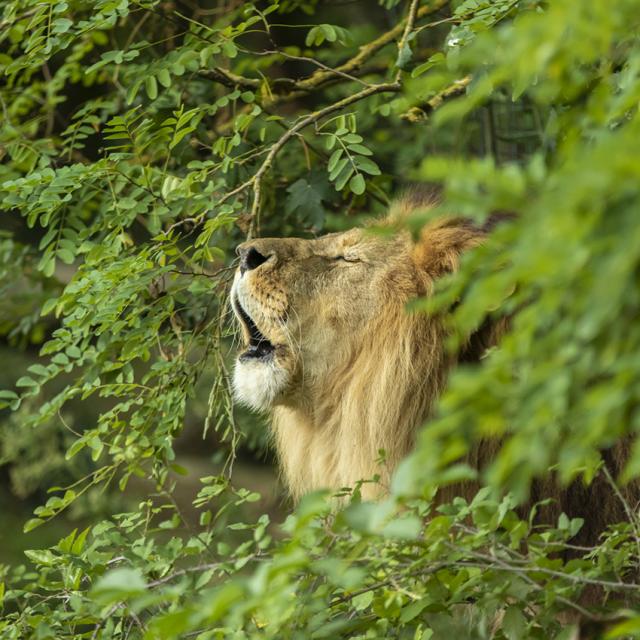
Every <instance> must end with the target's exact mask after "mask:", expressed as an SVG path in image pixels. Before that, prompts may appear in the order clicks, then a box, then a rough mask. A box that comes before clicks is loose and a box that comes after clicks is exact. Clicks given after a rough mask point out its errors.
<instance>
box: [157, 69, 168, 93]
mask: <svg viewBox="0 0 640 640" xmlns="http://www.w3.org/2000/svg"><path fill="white" fill-rule="evenodd" d="M157 78H158V82H159V83H160V84H161V85H162V86H163V87H165V88H167V89H168V88H169V87H170V86H171V74H170V73H169V70H168V69H160V71H158V74H157Z"/></svg>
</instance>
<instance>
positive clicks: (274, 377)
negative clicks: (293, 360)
mask: <svg viewBox="0 0 640 640" xmlns="http://www.w3.org/2000/svg"><path fill="white" fill-rule="evenodd" d="M288 384H289V373H288V372H287V371H286V370H285V369H283V368H281V367H279V366H278V365H277V364H276V362H275V360H274V359H273V358H272V359H270V360H267V361H264V360H254V359H248V360H237V361H236V366H235V368H234V370H233V390H234V395H235V397H236V399H237V400H238V401H239V402H241V403H242V404H244V405H246V406H248V407H249V408H251V409H253V410H254V411H266V410H267V409H270V408H271V407H272V406H273V405H274V403H275V401H276V398H277V397H278V395H279V394H280V393H282V392H283V391H284V390H285V388H286V387H287V385H288Z"/></svg>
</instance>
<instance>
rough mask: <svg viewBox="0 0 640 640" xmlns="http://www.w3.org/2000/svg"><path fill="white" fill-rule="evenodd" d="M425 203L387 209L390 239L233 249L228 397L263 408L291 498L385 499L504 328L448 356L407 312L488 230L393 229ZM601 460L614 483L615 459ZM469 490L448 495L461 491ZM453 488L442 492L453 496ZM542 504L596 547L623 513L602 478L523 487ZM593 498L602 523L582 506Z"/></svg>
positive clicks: (492, 446) (441, 338) (448, 223)
mask: <svg viewBox="0 0 640 640" xmlns="http://www.w3.org/2000/svg"><path fill="white" fill-rule="evenodd" d="M433 203H434V202H433V199H432V198H429V197H427V198H426V199H425V198H424V197H422V196H420V195H418V196H416V195H415V194H413V195H411V196H409V197H405V198H403V199H401V200H399V201H397V202H396V203H395V204H394V205H392V207H391V208H390V212H389V215H388V217H387V218H386V220H385V221H384V222H383V223H382V224H383V225H388V226H389V227H390V228H391V229H394V231H393V232H392V233H390V234H384V235H380V234H377V235H376V234H373V233H371V231H370V230H367V229H362V228H355V229H352V230H349V231H345V232H342V233H331V234H328V235H325V236H322V237H319V238H316V239H310V240H303V239H298V238H263V239H257V240H251V241H249V242H245V243H243V244H241V245H240V246H239V247H238V250H237V253H238V255H239V257H240V264H239V267H238V269H237V272H236V274H235V277H234V281H233V285H232V288H231V305H232V307H233V310H234V312H235V315H236V316H237V318H238V320H239V323H240V326H241V329H242V334H243V337H244V342H245V350H244V351H243V352H242V353H241V354H240V355H239V356H238V358H237V362H236V366H235V370H234V379H233V386H234V392H235V396H236V398H237V399H238V400H239V401H240V402H242V403H244V404H245V405H247V406H249V407H251V408H253V409H255V410H258V411H270V412H271V413H272V427H273V435H274V439H275V444H276V449H277V455H278V459H279V462H280V466H281V470H282V475H283V477H284V481H285V484H286V486H287V488H288V491H289V493H290V494H291V496H292V497H293V499H294V500H298V499H299V498H300V497H301V496H302V495H304V494H305V493H307V492H309V491H312V490H315V489H321V488H329V489H332V490H340V489H342V488H344V487H353V486H354V485H356V483H358V482H359V481H361V480H366V479H370V478H372V477H374V476H378V477H379V482H378V483H366V484H364V485H362V487H361V492H362V495H363V497H365V498H377V497H379V496H380V495H381V494H383V493H385V492H386V491H387V490H388V487H389V482H390V478H391V475H392V473H393V471H394V469H395V468H396V467H397V465H398V463H399V462H400V461H401V460H402V459H403V458H404V457H405V456H406V455H407V454H408V453H409V452H410V451H411V449H412V447H413V445H414V442H415V437H416V433H417V430H418V429H419V427H421V426H422V425H423V424H424V423H425V421H426V420H427V418H428V417H429V415H430V414H431V412H432V410H433V407H434V404H435V402H436V400H437V398H438V397H439V395H440V394H441V392H442V390H443V388H444V386H445V383H446V380H447V375H448V373H449V371H450V370H451V367H452V366H453V365H454V364H455V363H456V362H457V361H459V360H462V361H473V360H478V359H479V358H480V357H481V356H482V355H483V352H484V351H485V350H486V348H487V347H489V346H492V345H494V344H495V343H496V341H497V339H498V337H499V335H500V333H501V332H503V331H504V328H505V326H506V324H507V323H506V322H502V323H500V322H499V323H495V324H492V325H490V326H488V327H483V328H481V330H480V331H479V332H478V334H476V335H474V336H472V337H471V338H470V339H469V341H468V342H467V344H466V345H465V346H464V347H463V349H462V350H461V351H460V352H459V353H458V354H452V353H450V352H449V351H448V350H447V348H446V346H445V343H446V338H447V329H446V324H445V322H444V319H443V317H441V316H433V315H428V314H424V313H409V312H407V302H408V301H410V300H412V299H414V298H417V297H420V296H428V295H429V294H430V293H431V292H432V291H433V290H434V287H435V284H436V282H437V281H438V279H439V278H441V277H442V276H444V275H445V274H448V273H451V272H452V271H454V270H456V269H457V267H458V265H459V262H460V259H461V256H462V254H463V253H464V252H465V251H468V250H470V249H472V248H473V247H476V246H478V245H479V244H480V243H482V242H483V241H484V240H485V238H486V236H487V233H489V231H490V228H491V226H492V224H485V225H483V226H480V225H476V224H473V223H472V222H471V221H469V220H467V219H463V218H460V217H444V218H440V219H436V220H433V221H432V222H429V223H428V224H426V225H425V226H424V227H423V229H422V230H421V232H420V234H419V237H418V238H417V240H416V239H414V238H413V237H412V235H411V234H410V233H409V232H408V231H403V230H400V231H398V228H400V229H401V228H402V225H398V224H397V222H398V221H399V220H401V219H403V218H406V217H407V216H408V215H410V214H411V212H412V211H414V210H416V209H417V208H421V209H424V208H427V207H430V206H432V205H433ZM381 450H383V451H384V456H383V457H382V459H381V455H380V452H381ZM495 450H496V443H495V442H481V443H480V444H479V445H478V446H477V447H476V449H475V450H474V451H473V452H472V454H471V456H470V458H471V462H472V463H474V464H475V465H476V466H478V467H482V466H483V465H486V464H487V462H488V461H489V460H490V458H491V456H492V455H493V453H494V452H495ZM604 456H605V460H606V462H607V464H608V466H609V468H610V469H611V472H612V474H613V475H614V476H615V475H616V474H617V473H618V472H619V471H620V469H621V467H622V456H621V453H620V451H618V450H616V449H614V450H611V451H609V452H605V454H604ZM477 488H478V487H477V485H473V484H468V485H465V486H463V487H458V486H456V487H454V488H453V490H454V491H456V492H457V494H458V495H463V496H465V497H471V496H472V495H473V494H474V493H475V491H476V490H477ZM451 491H452V488H451V487H449V488H447V490H446V492H442V493H443V495H444V494H446V495H447V496H448V497H451ZM544 498H553V499H554V505H555V506H554V507H550V506H546V507H544V508H543V512H544V519H545V520H546V521H547V522H552V521H553V520H554V519H555V518H557V515H558V514H559V513H560V512H562V511H564V512H566V513H567V514H568V515H570V516H571V517H580V516H583V517H585V519H586V524H585V527H584V531H585V535H584V536H582V538H581V539H582V540H583V541H587V540H589V541H594V539H595V538H597V535H598V533H599V532H600V531H602V529H603V528H604V524H606V523H607V522H616V521H620V520H624V519H625V513H624V508H623V504H622V502H621V501H619V500H618V499H617V497H616V496H615V495H613V492H612V491H611V488H610V487H609V486H608V485H607V484H606V482H605V481H604V480H603V479H602V478H597V479H596V480H595V481H594V482H593V483H592V484H591V485H590V486H588V487H587V486H585V485H584V484H583V483H581V482H574V483H573V485H571V486H570V487H569V488H566V489H560V488H558V486H557V484H556V483H554V482H553V480H552V479H545V480H542V481H540V482H538V483H537V484H535V485H534V487H533V488H532V500H541V499H544ZM594 503H595V504H599V506H600V513H601V514H602V517H601V518H600V517H598V516H597V515H595V514H594V513H593V509H592V507H590V505H593V504H594ZM587 516H588V517H587Z"/></svg>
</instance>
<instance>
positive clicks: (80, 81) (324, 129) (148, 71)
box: [0, 0, 640, 640]
mask: <svg viewBox="0 0 640 640" xmlns="http://www.w3.org/2000/svg"><path fill="white" fill-rule="evenodd" d="M187 4H188V6H189V10H187V9H186V6H187ZM0 7H1V9H2V12H1V13H0V47H1V49H0V68H1V69H2V73H3V80H4V84H3V85H2V87H1V88H0V108H1V109H2V113H3V119H2V124H1V125H0V154H1V156H2V157H3V161H4V162H3V164H2V165H1V166H0V206H1V207H2V209H3V211H5V218H6V220H7V222H6V223H4V222H3V231H2V235H1V236H0V260H1V262H0V278H1V280H0V291H1V292H2V294H3V300H4V305H5V309H3V310H2V312H1V315H0V332H1V333H2V336H4V337H5V339H6V342H7V344H11V345H17V346H22V347H25V348H30V347H34V346H37V348H38V349H39V357H38V358H37V360H36V359H34V361H33V363H32V364H30V366H29V367H28V369H27V370H26V371H24V372H20V374H19V375H16V376H15V380H12V381H11V384H10V385H8V387H7V389H6V390H4V391H1V392H0V401H1V402H2V403H3V405H5V406H6V407H7V409H11V410H12V411H13V414H12V416H11V418H9V419H7V420H6V421H5V422H4V423H3V424H2V426H1V427H0V435H1V436H2V437H1V438H0V443H2V450H1V453H0V456H1V457H0V460H1V461H2V462H3V463H4V464H5V465H8V467H9V468H10V469H12V468H13V469H14V471H15V469H18V468H20V466H21V465H22V464H23V463H24V461H25V460H26V459H27V457H28V456H27V454H26V453H25V449H26V450H29V449H31V448H33V449H32V455H33V451H35V452H41V451H46V450H47V448H45V447H44V443H43V442H42V441H41V440H42V438H43V436H42V435H40V434H46V436H47V447H51V448H53V449H54V450H55V451H57V452H58V453H61V452H62V453H64V455H65V456H66V462H64V463H62V462H61V456H59V457H58V458H57V459H56V461H55V464H53V463H52V465H51V467H49V468H48V469H47V471H46V473H45V471H44V470H43V469H34V471H33V477H32V478H30V479H29V482H30V484H31V485H38V483H40V484H41V485H43V486H48V484H50V482H51V476H55V478H56V479H55V480H53V482H55V483H56V485H58V486H56V487H52V488H51V489H50V493H51V494H52V495H51V496H50V497H49V498H48V499H46V500H45V501H44V503H43V504H41V505H40V506H38V507H37V508H36V509H35V513H34V517H33V518H31V519H30V520H29V521H28V522H27V523H26V524H25V532H28V531H30V530H32V529H35V528H37V527H40V526H43V525H45V523H47V521H49V520H51V519H52V518H54V517H58V516H59V514H60V513H61V512H66V511H68V510H69V509H77V510H78V513H81V514H84V516H85V517H88V518H90V520H91V524H90V525H89V526H88V527H78V528H77V529H74V530H73V531H72V532H70V533H69V534H68V535H67V536H66V537H64V538H63V539H62V540H60V541H59V542H58V544H56V545H55V546H53V547H51V548H48V549H33V550H30V551H27V552H26V556H27V560H28V563H27V564H16V565H14V566H4V567H2V569H1V570H0V571H1V573H0V577H1V578H2V579H3V580H4V581H3V582H2V583H0V602H1V603H2V607H3V618H2V620H0V632H1V633H2V636H3V637H7V638H76V637H87V638H170V637H197V638H201V639H205V638H253V637H256V638H258V637H261V638H262V637H266V638H305V639H306V638H347V637H349V638H382V637H384V638H412V639H415V640H419V639H424V640H426V639H428V638H431V637H433V638H437V637H442V636H443V635H444V634H447V633H449V634H454V636H455V637H461V638H462V637H469V638H484V637H496V638H507V639H509V640H511V639H512V638H524V637H532V638H551V637H557V638H569V637H572V636H571V634H572V633H574V631H575V625H570V624H568V623H567V622H566V621H567V619H569V617H568V616H569V614H570V615H573V616H574V619H577V618H581V619H582V620H583V621H587V622H588V623H589V624H591V625H593V628H595V630H596V631H595V633H600V634H602V633H606V634H607V637H610V638H617V637H628V636H638V635H640V603H639V592H638V585H637V584H636V581H637V570H638V563H639V562H640V552H639V544H638V540H639V539H640V522H639V520H638V513H637V505H634V504H631V505H627V509H628V515H629V518H628V521H626V522H621V523H618V524H617V525H615V526H613V527H612V528H611V530H610V531H608V532H607V533H606V535H605V536H603V538H602V540H601V544H599V545H598V546H596V547H593V548H590V549H584V548H583V549H575V548H573V549H572V547H571V543H570V541H569V540H570V538H571V536H572V535H574V534H575V533H576V531H577V530H578V529H579V528H580V526H581V523H580V522H579V521H578V520H575V519H574V520H570V519H569V518H568V517H566V516H564V515H563V516H562V517H561V518H560V520H559V521H558V522H557V523H556V524H555V525H554V526H549V527H539V526H536V525H534V524H533V513H531V514H523V513H522V512H521V511H520V510H517V509H516V506H517V501H519V500H522V499H523V498H525V497H526V495H527V492H528V489H529V487H530V484H531V481H532V479H533V478H535V477H541V476H546V475H548V474H549V473H550V470H551V469H553V470H555V471H557V475H558V477H559V478H560V480H561V481H563V482H568V481H569V480H572V479H574V478H578V479H579V480H580V481H584V482H587V483H588V482H590V481H591V480H592V479H593V478H594V476H596V475H597V474H598V473H602V471H601V466H600V456H599V453H598V452H599V450H600V449H602V448H605V447H609V446H611V445H612V444H613V443H614V442H616V441H618V440H619V439H620V438H623V437H624V438H629V439H630V441H631V442H633V451H632V455H631V457H630V460H629V463H628V465H627V467H626V470H625V472H624V474H623V477H621V478H609V480H610V481H611V483H612V485H614V484H615V482H626V481H628V480H630V479H632V478H635V477H637V476H638V475H640V445H639V444H638V442H640V441H639V440H638V439H637V431H638V429H639V428H640V421H639V417H640V409H639V397H638V389H640V385H639V384H638V382H639V381H640V364H639V362H638V358H637V355H636V354H637V353H638V352H639V351H640V333H639V332H640V327H639V325H638V322H637V318H638V317H639V314H640V309H639V307H640V299H639V297H638V296H639V294H638V287H637V281H638V273H639V263H640V236H639V231H638V229H639V227H638V224H637V222H636V220H635V216H634V214H635V213H636V211H637V210H638V205H639V204H640V188H639V187H638V185H639V184H640V181H639V179H638V178H639V175H638V174H639V173H640V164H639V163H638V158H637V149H636V147H637V145H636V140H637V138H638V133H639V124H638V118H639V116H638V100H639V97H640V77H639V71H640V42H639V40H638V26H639V25H638V21H639V18H640V11H639V8H640V7H639V6H638V3H637V2H635V1H634V0H620V1H619V2H617V3H615V4H613V5H612V3H610V2H606V1H605V0H591V2H588V3H587V2H582V1H581V0H556V2H553V3H545V2H543V1H539V2H538V1H536V0H496V1H493V2H488V1H482V0H466V1H464V2H447V1H446V0H428V1H424V2H420V1H419V0H411V1H410V2H405V3H400V2H394V1H393V0H391V1H390V0H386V1H384V2H381V3H380V6H375V8H374V6H373V3H360V4H358V3H355V4H353V6H351V7H350V8H349V5H345V6H344V7H343V6H340V5H339V6H334V5H333V3H318V2H314V1H311V0H306V1H305V0H300V1H298V0H289V1H283V2H281V3H280V4H278V3H277V2H264V3H262V2H260V3H254V2H247V3H241V2H231V3H227V2H218V3H216V2H206V3H205V2H203V3H201V4H198V3H184V4H182V3H180V4H178V3H176V4H174V3H167V2H157V1H156V0H135V1H133V0H99V1H97V2H93V3H87V2H84V1H83V0H68V1H61V0H46V1H44V2H35V1H34V0H5V2H3V3H1V4H0ZM309 21H311V23H312V24H309ZM397 176H402V177H405V178H406V177H407V176H411V177H413V178H415V179H417V180H431V181H439V182H443V183H444V184H445V202H444V204H443V205H442V208H446V209H447V210H449V211H451V210H453V211H456V212H459V213H461V214H463V215H467V216H471V217H475V218H478V219H484V217H486V215H488V213H489V212H491V211H493V210H497V209H507V210H512V211H516V212H518V217H517V219H515V220H513V221H512V222H511V223H509V224H505V225H503V226H502V227H500V228H499V229H498V230H497V231H496V232H495V234H494V236H493V239H492V241H491V242H489V243H487V245H486V246H485V247H483V248H481V249H479V250H478V251H476V252H474V253H473V254H471V255H469V256H468V258H467V259H466V260H465V261H464V265H463V268H462V270H461V272H460V273H459V274H458V275H456V276H455V277H452V278H450V279H449V280H448V281H447V282H446V283H443V286H442V287H441V288H440V289H439V291H438V293H437V295H436V296H434V297H432V298H430V299H429V300H423V301H418V302H416V305H415V306H416V307H417V308H420V309H421V310H422V311H424V312H430V313H433V312H436V311H437V310H439V309H443V308H447V307H448V306H450V305H451V303H452V302H454V301H458V300H460V304H458V305H457V306H456V311H455V313H454V315H453V319H452V336H461V335H466V334H467V333H468V332H469V331H470V330H472V329H474V328H475V327H477V326H479V325H480V324H481V323H482V321H483V320H484V319H485V317H486V316H487V315H491V314H495V313H496V309H498V308H500V309H501V312H506V313H513V314H514V317H513V321H512V324H513V326H512V330H511V332H510V334H509V335H508V336H507V337H506V339H505V340H504V342H503V344H501V346H500V347H499V348H498V349H495V350H494V351H493V352H492V353H491V354H490V355H489V356H488V357H487V358H486V359H485V360H484V361H483V363H482V366H479V367H475V368H461V369H459V370H458V371H457V372H456V373H455V375H453V376H452V379H451V382H450V385H449V389H448V390H447V392H446V393H445V395H444V397H443V399H442V402H441V403H440V407H439V410H438V413H437V415H436V416H435V417H434V419H433V420H432V421H430V423H429V425H428V426H427V427H426V428H425V429H423V431H422V432H421V435H420V439H419V443H418V446H417V449H416V452H415V453H414V454H413V455H412V456H410V458H409V459H408V460H407V461H405V463H403V466H402V468H401V469H400V471H399V473H398V474H397V476H396V478H395V485H394V488H393V496H392V497H390V498H389V499H388V500H385V501H383V502H381V503H380V504H368V503H364V502H361V501H360V499H359V494H358V489H357V488H356V489H355V491H354V493H353V497H352V499H351V500H346V503H347V505H346V506H345V508H344V509H342V510H340V511H332V509H331V505H332V502H331V499H330V498H329V497H328V496H325V495H311V496H308V497H307V498H306V499H305V500H304V501H303V502H302V504H300V505H299V506H298V507H297V508H296V509H295V511H294V512H293V514H292V515H291V516H290V517H289V518H287V520H286V521H285V523H284V524H283V525H279V526H276V525H272V524H271V523H270V520H269V518H268V517H267V516H266V515H263V516H261V517H259V518H256V517H253V516H251V515H250V513H251V512H250V511H249V510H248V509H247V507H248V505H250V504H251V503H254V502H256V500H258V499H259V496H258V495H257V494H255V493H253V492H251V491H249V490H247V489H244V488H238V487H235V486H234V485H233V484H232V482H231V481H230V480H229V478H228V477H227V475H224V474H223V475H220V476H207V477H204V478H202V479H201V484H202V488H201V490H200V491H199V493H198V494H197V495H196V496H194V497H193V507H194V509H195V510H196V514H197V516H196V519H195V520H194V519H193V517H192V516H191V515H190V514H185V513H184V511H183V509H182V508H181V506H180V505H179V504H178V503H177V501H176V497H175V474H176V473H177V474H180V473H182V472H184V470H183V469H182V468H181V466H180V465H178V464H177V462H176V459H175V458H176V454H175V441H176V438H177V436H178V435H179V434H180V433H181V432H182V431H183V429H184V424H185V418H186V417H188V416H189V415H193V413H190V412H193V411H194V409H193V406H194V405H196V404H197V403H198V398H199V396H198V394H199V393H200V392H201V391H202V389H203V387H205V388H206V389H205V393H206V394H207V397H208V400H207V402H206V410H205V414H206V415H204V416H202V418H203V420H202V422H203V423H204V431H205V432H206V431H207V428H208V427H209V425H211V426H212V427H213V429H212V430H213V431H216V432H217V437H218V439H219V441H220V442H219V447H220V450H221V452H222V453H223V454H224V455H227V456H228V461H229V467H231V466H232V463H233V459H234V456H235V453H236V449H237V446H238V445H239V442H240V440H241V438H242V436H241V435H240V431H244V432H251V431H253V433H254V436H255V433H256V431H258V430H259V429H260V428H261V426H260V425H261V423H259V422H258V421H256V420H253V421H252V420H247V419H246V417H245V420H244V421H243V424H242V425H241V426H242V429H241V430H240V429H239V427H238V425H237V424H236V422H234V414H233V411H232V408H231V405H230V401H229V398H228V394H227V391H226V380H227V370H228V362H229V354H228V352H229V347H230V346H231V345H230V343H231V339H230V337H231V329H230V328H229V326H228V323H227V322H226V315H227V311H226V303H225V295H224V292H225V286H226V283H227V281H228V277H229V274H230V273H231V269H232V268H233V266H234V265H233V258H232V256H233V247H234V245H235V244H236V243H237V242H239V241H240V240H241V239H242V238H244V237H245V235H246V234H250V235H253V234H258V233H260V234H268V233H278V234H288V233H296V234H301V233H317V232H322V231H329V230H334V229H339V228H344V227H345V226H349V225H351V224H354V223H355V222H356V221H357V220H358V219H359V217H360V216H361V215H365V214H369V213H379V212H380V211H381V210H382V209H383V206H384V204H385V203H386V201H387V195H388V194H390V193H391V192H392V191H394V190H396V189H398V188H399V187H400V186H402V184H403V181H402V180H400V179H398V178H397ZM423 221H424V217H423V216H417V217H416V219H415V220H414V221H412V223H415V225H419V224H421V223H422V222H423ZM516 312H517V313H516ZM452 342H455V340H454V339H453V338H452ZM9 373H10V372H9ZM9 386H10V387H11V388H9ZM79 407H83V409H80V408H79ZM15 432H17V433H19V434H20V435H19V436H18V438H19V441H20V442H24V443H25V444H24V445H23V446H20V447H15V446H13V447H12V446H11V443H15V441H16V440H15V437H14V436H13V433H15ZM209 436H211V430H210V431H209ZM492 436H501V437H502V438H503V439H502V443H503V444H502V446H501V448H500V450H499V451H498V453H497V455H496V458H495V461H494V462H493V463H492V464H491V466H490V467H489V469H488V470H487V471H486V474H485V476H484V477H483V480H484V481H485V482H486V485H487V486H486V487H485V488H484V489H482V490H481V491H480V492H479V493H478V495H477V496H476V498H475V499H474V500H473V501H472V502H471V503H469V504H468V503H466V502H465V501H463V500H461V499H456V500H454V501H453V502H452V503H451V504H448V505H443V506H440V507H438V508H435V507H434V506H433V504H432V501H431V498H432V497H433V491H434V487H435V486H436V485H437V484H439V485H444V484H447V483H450V482H453V481H454V480H457V479H459V478H460V477H467V476H468V475H469V474H470V473H472V470H470V469H468V468H466V467H465V466H464V465H463V464H461V463H458V464H453V466H452V463H455V462H459V461H460V460H461V459H462V458H463V456H464V454H465V452H466V451H467V450H468V449H469V447H470V446H471V445H472V443H473V442H474V441H477V440H478V439H479V438H486V437H492ZM258 440H261V439H260V438H258ZM52 443H53V444H52ZM41 455H42V454H41ZM52 455H53V454H52ZM38 474H40V475H38ZM138 477H140V478H150V479H151V480H152V482H153V487H154V488H153V489H152V491H151V492H150V493H151V495H149V496H148V497H145V499H143V500H141V501H140V503H139V504H138V505H136V506H135V507H133V508H130V509H128V510H126V511H123V512H121V513H117V512H115V509H113V508H112V509H111V513H108V515H107V516H106V517H100V518H99V517H98V514H96V513H95V511H92V509H94V507H95V504H94V503H93V502H92V498H91V496H95V495H96V494H98V493H100V491H102V490H105V489H109V488H111V490H112V491H113V489H112V485H115V486H117V487H118V488H119V491H122V492H125V490H128V485H129V483H131V482H133V481H134V480H135V478H138ZM232 478H233V476H232ZM26 484H28V483H26ZM614 490H615V486H612V491H614ZM620 495H621V499H622V494H620ZM92 505H93V506H92ZM593 507H594V509H597V508H598V505H593ZM534 510H535V507H534ZM98 520H99V521H98ZM45 526H46V525H45ZM567 550H571V551H573V552H574V554H573V555H574V558H573V559H572V560H568V561H563V560H562V557H564V556H563V553H562V552H563V551H567ZM587 588H589V589H591V590H592V591H593V590H594V589H596V591H597V593H598V594H599V595H598V607H594V606H585V605H584V602H583V599H582V597H583V596H584V593H585V590H586V589H587ZM605 596H606V597H605ZM470 603H472V604H470ZM605 628H606V631H603V629H605Z"/></svg>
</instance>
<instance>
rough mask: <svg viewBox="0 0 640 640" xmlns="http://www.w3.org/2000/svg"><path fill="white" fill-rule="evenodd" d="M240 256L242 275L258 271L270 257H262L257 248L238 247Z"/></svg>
mask: <svg viewBox="0 0 640 640" xmlns="http://www.w3.org/2000/svg"><path fill="white" fill-rule="evenodd" d="M238 255H239V256H240V273H241V274H242V273H244V272H245V271H252V270H253V269H257V268H258V267H259V266H260V265H261V264H263V263H265V262H266V261H267V260H268V259H269V256H264V255H262V254H261V253H260V252H259V251H258V250H257V249H256V248H255V247H251V246H249V247H245V246H240V247H238Z"/></svg>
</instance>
